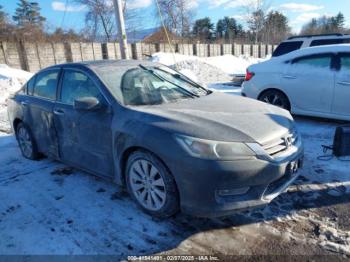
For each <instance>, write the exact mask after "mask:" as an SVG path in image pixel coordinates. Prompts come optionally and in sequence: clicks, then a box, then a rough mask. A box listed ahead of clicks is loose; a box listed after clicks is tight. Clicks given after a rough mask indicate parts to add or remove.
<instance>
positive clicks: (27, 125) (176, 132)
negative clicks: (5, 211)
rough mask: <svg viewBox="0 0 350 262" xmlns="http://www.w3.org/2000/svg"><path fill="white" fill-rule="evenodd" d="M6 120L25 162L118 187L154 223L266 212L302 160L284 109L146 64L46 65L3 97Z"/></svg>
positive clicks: (298, 142) (96, 62)
mask: <svg viewBox="0 0 350 262" xmlns="http://www.w3.org/2000/svg"><path fill="white" fill-rule="evenodd" d="M8 112H9V119H10V122H11V125H12V127H13V130H14V132H15V134H16V138H17V140H18V144H19V147H20V149H21V151H22V154H23V156H24V157H26V158H28V159H37V158H38V157H39V156H40V154H43V155H46V156H49V157H51V158H53V159H57V160H59V161H62V162H63V163H66V164H68V165H70V166H73V167H76V168H80V169H82V170H86V171H87V172H90V173H93V174H96V175H99V176H101V177H104V178H107V179H110V180H112V181H115V182H116V183H117V184H119V185H121V186H125V187H126V188H127V189H128V191H129V193H130V195H131V196H132V197H133V199H134V200H135V201H136V202H137V203H138V204H139V206H140V207H141V208H142V209H143V210H145V211H146V212H148V213H149V214H151V215H155V216H161V217H167V216H171V215H173V214H175V213H176V212H177V211H178V210H180V209H181V210H183V211H184V212H186V213H189V214H192V215H197V216H221V215H226V214H229V213H232V212H234V211H235V210H242V209H247V208H254V207H257V206H262V205H266V204H268V203H270V202H271V201H272V200H273V199H274V198H275V197H277V196H278V195H279V194H280V193H281V192H283V191H284V190H285V189H286V188H287V187H288V185H290V184H291V183H292V182H293V181H294V180H295V179H296V178H297V176H298V174H299V173H298V170H299V168H300V167H301V166H302V162H303V145H302V141H301V138H300V136H299V134H298V132H297V130H296V128H295V124H294V121H293V118H292V116H291V115H290V113H289V112H288V111H286V110H282V109H280V108H277V107H274V106H271V105H267V104H264V103H261V102H258V101H254V100H252V99H247V98H243V97H239V96H232V95H227V94H222V93H215V92H211V91H209V90H207V89H205V88H203V87H201V86H200V85H198V84H197V83H195V82H193V81H191V80H190V79H188V78H187V77H185V76H183V75H181V74H179V73H178V72H176V71H174V70H172V69H170V68H168V67H165V66H163V65H160V64H157V63H151V62H146V61H125V60H120V61H106V60H105V61H94V62H82V63H74V64H64V65H56V66H52V67H50V68H47V69H45V70H42V71H40V72H39V73H37V74H36V75H35V76H34V77H33V78H32V79H30V80H29V81H28V83H27V84H26V85H25V86H24V87H23V89H22V90H21V91H19V92H18V93H17V94H16V95H15V96H14V97H12V98H11V99H9V102H8ZM82 201H84V200H83V199H82Z"/></svg>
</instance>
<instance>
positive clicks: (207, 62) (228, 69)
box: [151, 52, 270, 94]
mask: <svg viewBox="0 0 350 262" xmlns="http://www.w3.org/2000/svg"><path fill="white" fill-rule="evenodd" d="M269 58H270V57H266V58H264V59H262V58H253V57H248V56H243V55H242V56H233V55H224V56H217V57H197V56H186V55H181V54H175V55H174V54H171V53H162V52H160V53H156V54H154V55H153V56H152V58H151V60H152V61H153V62H158V63H162V64H164V65H167V66H170V67H172V68H174V69H177V70H178V71H179V72H181V73H183V74H184V75H186V76H188V77H190V78H191V79H193V80H197V81H198V82H200V83H201V84H203V85H204V86H207V87H208V88H210V89H212V90H215V91H219V92H225V93H231V94H239V93H240V88H239V87H235V86H234V84H233V83H232V81H233V78H234V77H235V76H242V75H245V72H246V69H247V68H248V67H249V66H250V65H252V64H256V63H259V62H262V61H265V60H266V59H269Z"/></svg>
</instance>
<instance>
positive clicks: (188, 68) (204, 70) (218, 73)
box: [171, 60, 232, 85]
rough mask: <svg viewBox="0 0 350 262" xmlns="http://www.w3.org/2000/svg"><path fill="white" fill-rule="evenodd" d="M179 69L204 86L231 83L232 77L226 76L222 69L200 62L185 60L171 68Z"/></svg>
mask: <svg viewBox="0 0 350 262" xmlns="http://www.w3.org/2000/svg"><path fill="white" fill-rule="evenodd" d="M171 67H172V68H174V69H177V70H178V71H180V72H181V73H182V74H184V75H185V76H187V77H189V78H191V79H192V80H194V81H198V82H200V83H202V84H204V85H209V84H210V83H219V82H223V81H224V82H230V81H232V77H231V76H229V75H228V74H226V73H225V72H224V71H222V70H221V69H219V68H217V67H215V66H212V65H210V64H207V63H203V62H202V61H200V60H183V61H181V62H177V63H176V65H172V66H171Z"/></svg>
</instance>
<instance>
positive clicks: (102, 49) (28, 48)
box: [0, 42, 276, 72]
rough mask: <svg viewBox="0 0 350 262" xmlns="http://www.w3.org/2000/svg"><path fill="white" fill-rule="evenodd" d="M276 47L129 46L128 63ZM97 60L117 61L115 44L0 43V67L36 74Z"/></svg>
mask: <svg viewBox="0 0 350 262" xmlns="http://www.w3.org/2000/svg"><path fill="white" fill-rule="evenodd" d="M275 48H276V46H273V45H263V44H260V45H250V44H243V45H242V44H235V43H234V44H200V43H197V44H176V45H174V46H170V45H169V44H164V43H159V44H145V43H136V44H131V45H129V55H130V57H131V58H132V59H146V58H147V57H148V56H151V55H152V54H154V53H156V52H172V51H174V52H176V53H180V54H184V55H195V56H199V57H209V56H220V55H228V54H232V55H236V56H239V55H247V56H253V57H256V58H262V57H265V56H267V55H270V54H271V53H272V52H273V50H274V49H275ZM100 59H121V55H120V49H119V44H118V43H27V42H0V64H8V65H9V66H11V67H14V68H19V69H23V70H27V71H30V72H36V71H38V70H40V69H42V68H45V67H48V66H50V65H55V64H61V63H65V62H80V61H88V60H100Z"/></svg>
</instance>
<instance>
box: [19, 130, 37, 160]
mask: <svg viewBox="0 0 350 262" xmlns="http://www.w3.org/2000/svg"><path fill="white" fill-rule="evenodd" d="M16 138H17V141H18V145H19V148H20V149H21V152H22V155H23V156H24V157H25V158H28V159H30V160H36V159H38V158H39V152H38V149H37V146H36V143H35V141H34V138H33V136H32V133H31V132H30V130H29V128H28V127H27V126H26V125H25V124H24V123H19V124H18V126H17V130H16Z"/></svg>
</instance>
